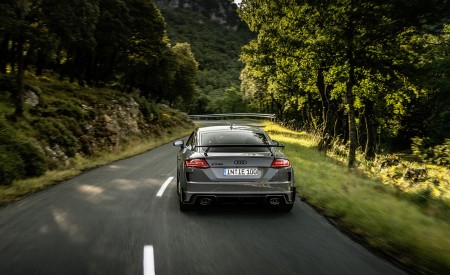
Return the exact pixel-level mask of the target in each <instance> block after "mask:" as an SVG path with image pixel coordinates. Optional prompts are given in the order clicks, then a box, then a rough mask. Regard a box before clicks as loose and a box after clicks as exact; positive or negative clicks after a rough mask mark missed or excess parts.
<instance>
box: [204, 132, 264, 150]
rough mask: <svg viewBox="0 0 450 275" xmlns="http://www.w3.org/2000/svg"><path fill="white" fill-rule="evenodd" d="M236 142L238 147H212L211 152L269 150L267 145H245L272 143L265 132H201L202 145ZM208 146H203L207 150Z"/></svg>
mask: <svg viewBox="0 0 450 275" xmlns="http://www.w3.org/2000/svg"><path fill="white" fill-rule="evenodd" d="M220 144H236V145H244V146H236V147H211V148H210V149H209V152H268V151H269V149H268V148H267V147H245V145H265V144H267V145H268V144H270V142H269V140H268V139H267V137H266V136H265V135H264V134H263V133H254V132H249V131H245V132H243V131H230V132H210V133H203V134H201V145H202V146H207V145H220ZM206 149H207V148H206V147H204V148H202V150H203V151H205V150H206Z"/></svg>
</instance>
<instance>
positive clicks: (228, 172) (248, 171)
mask: <svg viewBox="0 0 450 275" xmlns="http://www.w3.org/2000/svg"><path fill="white" fill-rule="evenodd" d="M223 175H224V176H257V175H258V168H225V169H223Z"/></svg>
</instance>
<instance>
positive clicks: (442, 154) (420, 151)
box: [411, 137, 450, 166]
mask: <svg viewBox="0 0 450 275" xmlns="http://www.w3.org/2000/svg"><path fill="white" fill-rule="evenodd" d="M411 149H412V151H413V154H414V155H416V156H418V157H419V158H420V159H421V160H422V161H424V162H429V163H435V164H437V165H443V166H449V165H450V139H445V142H444V143H443V144H439V145H434V146H433V143H432V142H431V139H430V138H419V137H415V138H412V144H411Z"/></svg>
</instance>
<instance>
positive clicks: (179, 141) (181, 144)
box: [173, 139, 184, 148]
mask: <svg viewBox="0 0 450 275" xmlns="http://www.w3.org/2000/svg"><path fill="white" fill-rule="evenodd" d="M173 146H180V147H181V148H183V147H184V140H182V139H180V140H176V141H174V142H173Z"/></svg>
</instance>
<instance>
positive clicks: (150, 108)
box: [134, 96, 156, 120]
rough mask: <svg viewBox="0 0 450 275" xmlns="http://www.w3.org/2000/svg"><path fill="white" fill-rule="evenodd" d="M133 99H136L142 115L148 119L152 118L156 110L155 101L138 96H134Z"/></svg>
mask: <svg viewBox="0 0 450 275" xmlns="http://www.w3.org/2000/svg"><path fill="white" fill-rule="evenodd" d="M134 100H136V102H137V103H138V104H139V109H140V110H141V112H142V114H143V115H144V117H146V118H148V119H149V120H153V118H154V117H155V112H156V111H155V110H156V106H155V103H154V102H152V101H148V100H147V99H145V98H144V97H140V96H135V97H134Z"/></svg>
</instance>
